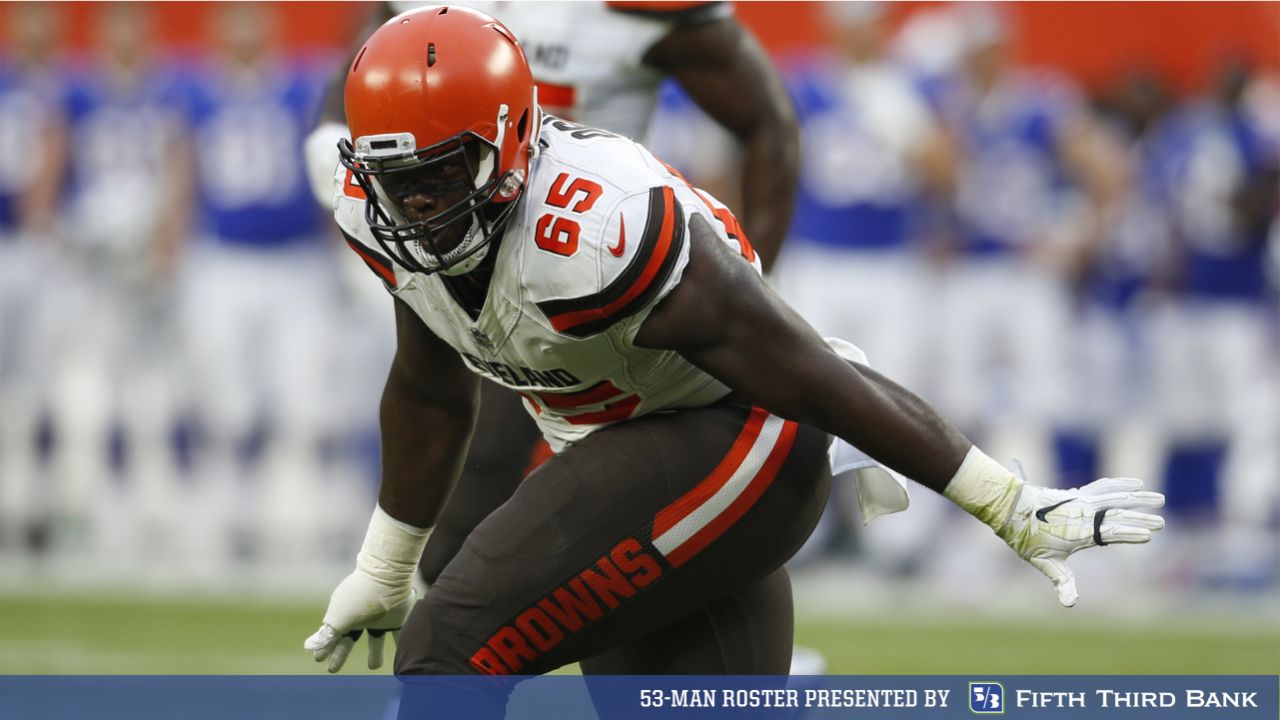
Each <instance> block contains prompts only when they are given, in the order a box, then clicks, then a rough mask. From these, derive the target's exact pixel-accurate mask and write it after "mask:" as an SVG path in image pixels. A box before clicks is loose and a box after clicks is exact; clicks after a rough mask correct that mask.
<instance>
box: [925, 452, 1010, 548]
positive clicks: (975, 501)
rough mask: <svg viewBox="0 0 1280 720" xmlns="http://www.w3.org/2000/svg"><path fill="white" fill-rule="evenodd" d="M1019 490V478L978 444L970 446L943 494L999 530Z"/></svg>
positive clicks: (1007, 516)
mask: <svg viewBox="0 0 1280 720" xmlns="http://www.w3.org/2000/svg"><path fill="white" fill-rule="evenodd" d="M1021 493H1022V480H1020V479H1018V476H1017V475H1014V474H1013V473H1012V472H1011V471H1009V470H1008V469H1007V468H1005V466H1003V465H1001V464H1000V463H998V462H996V461H995V460H992V459H991V458H989V457H987V454H986V453H984V452H982V451H981V450H979V449H978V446H977V445H974V446H973V447H971V448H969V453H968V454H967V455H965V456H964V462H962V463H960V468H959V469H958V470H956V474H955V476H954V477H952V478H951V482H949V483H947V487H946V489H944V490H943V491H942V494H943V495H944V496H945V497H946V498H947V499H948V500H950V501H951V502H954V503H955V504H956V505H959V506H960V507H962V508H964V510H965V511H966V512H968V513H969V514H970V515H972V516H974V517H976V518H978V519H979V520H981V521H982V522H984V523H986V524H987V525H989V526H990V527H991V529H992V530H995V531H996V532H999V531H1000V529H1001V528H1003V527H1004V524H1005V522H1006V521H1008V519H1009V515H1010V514H1012V513H1013V507H1014V505H1015V504H1016V503H1017V502H1018V496H1019V495H1020V494H1021Z"/></svg>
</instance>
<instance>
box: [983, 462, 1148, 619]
mask: <svg viewBox="0 0 1280 720" xmlns="http://www.w3.org/2000/svg"><path fill="white" fill-rule="evenodd" d="M1163 506H1164V495H1162V494H1160V493H1157V492H1150V491H1144V490H1142V481H1141V480H1138V479H1136V478H1102V479H1101V480H1095V481H1093V482H1091V483H1089V484H1088V485H1085V486H1083V487H1079V488H1071V489H1068V490H1057V489H1054V488H1043V487H1039V486H1036V485H1032V484H1031V483H1024V484H1023V485H1022V492H1021V494H1020V495H1019V497H1018V501H1017V503H1016V504H1015V505H1014V508H1013V512H1012V513H1010V514H1009V518H1008V519H1007V520H1006V521H1005V523H1004V525H1003V526H1002V527H1000V528H999V529H998V530H997V531H996V534H997V535H999V536H1000V537H1001V538H1002V539H1003V540H1004V541H1005V542H1007V543H1009V547H1011V548H1013V550H1014V552H1016V553H1018V555H1020V556H1022V559H1024V560H1026V561H1027V562H1029V563H1031V565H1032V566H1033V567H1035V568H1036V569H1037V570H1039V571H1040V572H1042V573H1044V574H1045V575H1046V576H1047V577H1048V578H1049V579H1050V580H1052V581H1053V586H1054V589H1055V590H1057V592H1058V601H1059V602H1061V603H1062V604H1063V605H1065V606H1067V607H1071V606H1072V605H1075V604H1076V600H1078V599H1079V597H1080V594H1079V593H1078V592H1076V578H1075V574H1074V573H1072V572H1071V569H1070V568H1068V567H1067V562H1066V560H1067V558H1068V557H1069V556H1070V555H1071V554H1072V553H1075V552H1077V551H1079V550H1083V549H1084V548H1087V547H1093V546H1095V545H1097V546H1102V545H1111V544H1113V543H1145V542H1147V541H1149V540H1151V534H1152V533H1153V532H1156V531H1159V530H1160V529H1162V528H1163V527H1164V518H1163V517H1161V516H1159V515H1155V514H1152V513H1148V512H1142V511H1143V510H1151V509H1155V508H1160V507H1163Z"/></svg>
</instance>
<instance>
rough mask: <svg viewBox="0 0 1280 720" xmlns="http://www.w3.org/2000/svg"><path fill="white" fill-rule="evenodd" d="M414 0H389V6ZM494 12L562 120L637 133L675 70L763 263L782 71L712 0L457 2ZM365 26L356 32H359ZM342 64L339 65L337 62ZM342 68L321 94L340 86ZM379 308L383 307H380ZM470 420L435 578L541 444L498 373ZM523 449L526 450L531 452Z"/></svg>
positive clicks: (776, 186)
mask: <svg viewBox="0 0 1280 720" xmlns="http://www.w3.org/2000/svg"><path fill="white" fill-rule="evenodd" d="M420 4H421V3H387V4H385V5H384V6H383V13H384V15H383V16H382V17H381V18H380V20H381V21H385V20H386V19H388V18H390V16H391V14H392V12H391V11H392V10H393V9H396V10H402V9H406V8H409V7H414V6H416V5H420ZM464 4H465V5H467V6H469V7H473V8H478V9H480V10H482V11H487V12H488V13H490V14H492V15H494V16H496V17H499V18H500V19H501V20H502V22H503V23H504V24H506V25H507V26H508V27H510V28H511V29H512V30H513V32H515V34H516V37H518V38H519V39H520V42H521V43H522V44H523V46H524V49H525V56H526V58H527V59H528V61H529V65H530V69H531V70H532V72H533V75H534V79H535V82H536V84H537V88H538V101H539V105H540V106H541V107H542V108H543V109H544V110H547V111H549V112H552V113H554V114H556V115H557V117H561V118H563V119H567V120H573V121H577V122H582V123H584V124H586V125H588V126H591V127H599V128H604V129H607V130H609V131H611V132H614V133H617V134H619V135H623V136H626V137H629V138H633V139H636V140H641V139H643V138H644V137H645V135H646V134H647V132H648V129H649V122H650V119H651V116H652V115H653V111H654V107H655V104H656V102H657V95H658V87H659V84H660V83H661V82H662V80H663V78H667V77H669V78H671V79H673V80H675V81H676V82H678V83H679V84H680V85H681V86H682V87H683V88H684V89H685V91H686V92H687V93H688V94H689V95H690V96H691V97H692V98H694V100H695V101H696V102H697V103H698V104H699V105H700V106H701V107H702V108H703V109H704V110H705V111H706V112H707V113H708V114H710V115H711V116H712V117H713V118H715V120H716V121H717V122H719V123H720V124H721V125H723V127H725V128H726V129H728V130H729V131H731V132H732V133H733V134H734V135H735V136H736V137H737V139H738V140H739V141H740V142H741V146H742V149H743V154H744V167H743V173H742V193H743V197H744V198H745V200H746V201H745V202H744V208H745V210H746V211H745V212H744V213H743V214H742V227H743V230H744V231H745V234H746V236H748V237H750V238H751V242H752V243H753V245H754V247H755V248H756V250H757V252H758V253H759V255H760V259H761V262H762V263H763V265H764V267H765V269H766V270H767V269H768V268H769V267H770V266H771V264H772V262H773V259H774V258H775V257H776V256H777V253H778V249H779V247H780V246H781V244H782V240H783V237H784V233H785V232H786V227H787V222H788V220H789V219H790V216H791V205H792V201H793V197H794V195H795V184H796V173H797V165H798V149H799V136H798V132H797V128H796V124H795V117H794V112H793V110H792V107H791V103H790V100H789V99H788V97H787V93H786V90H785V88H784V86H783V84H782V81H781V79H780V78H779V76H778V75H777V73H776V72H775V71H774V69H773V66H772V64H771V63H770V61H769V59H768V58H767V56H765V54H764V52H763V51H762V50H761V48H760V47H759V45H758V44H757V43H756V41H755V39H754V38H753V37H752V36H751V34H750V32H749V31H747V30H746V29H745V28H743V27H742V26H741V25H740V24H738V23H737V21H736V20H735V19H734V17H733V15H732V10H731V7H730V6H729V4H727V3H720V2H681V3H644V2H626V3H613V2H575V3H523V2H493V3H464ZM367 34H368V33H366V35H367ZM344 69H345V68H344ZM345 79H346V74H345V72H343V73H339V74H338V75H337V77H336V78H335V83H334V86H333V87H331V89H330V99H333V98H340V97H341V83H342V82H343V81H345ZM325 114H326V117H327V118H328V120H329V123H330V124H327V125H322V126H321V127H319V128H317V130H316V131H315V132H313V134H312V136H311V138H310V139H309V140H308V163H309V167H310V169H311V172H312V176H313V178H319V186H320V188H321V189H320V190H319V195H320V199H321V201H322V202H323V203H324V204H325V205H326V206H327V205H329V204H330V203H331V202H332V199H333V198H332V194H333V193H332V177H333V169H334V167H335V166H336V165H337V157H336V155H335V147H336V142H337V139H338V137H345V136H346V133H347V129H346V126H345V125H342V124H340V121H341V119H342V112H341V107H340V103H332V102H330V103H326V111H325ZM377 310H378V311H379V312H380V313H383V314H385V310H384V308H382V307H381V306H379V307H378V308H377ZM481 395H482V401H481V408H482V410H481V413H480V416H479V419H478V421H477V422H478V423H479V432H477V433H476V435H475V438H474V440H473V441H472V446H471V451H470V454H469V455H468V458H467V461H466V463H465V465H464V471H463V472H464V478H465V479H464V481H463V482H462V483H460V485H459V487H458V489H457V490H456V491H455V493H454V494H453V497H452V498H451V499H450V501H449V506H448V508H447V509H446V511H445V515H444V517H443V519H442V520H441V523H440V526H439V531H438V532H437V533H435V535H434V536H433V539H432V541H431V543H430V544H429V546H428V548H427V551H426V553H425V555H424V556H423V563H422V576H423V578H424V579H425V580H426V582H428V583H432V582H435V580H436V578H437V576H438V575H439V574H440V571H441V570H443V569H444V566H445V564H446V563H447V562H448V561H449V560H450V559H452V558H453V556H454V554H455V553H456V552H457V550H458V548H459V547H460V546H461V544H462V540H463V539H464V538H465V537H466V535H467V533H469V532H470V531H471V529H472V528H474V527H475V526H476V525H477V524H478V523H479V522H480V520H482V519H483V518H484V517H485V516H486V515H487V514H488V513H489V512H490V511H492V510H493V509H494V508H496V507H497V506H498V505H500V504H501V503H502V502H503V501H505V500H506V499H507V498H509V497H510V496H511V494H512V493H513V492H514V491H515V488H516V486H517V485H518V484H519V482H520V480H521V479H522V478H523V477H524V475H525V474H526V472H527V470H528V469H529V466H530V464H531V463H532V464H535V465H536V463H537V462H540V461H541V460H542V459H544V458H545V457H546V455H547V454H549V452H540V450H545V445H542V446H541V448H539V447H537V444H538V443H539V440H540V438H541V433H539V432H538V431H537V428H536V427H534V425H533V424H532V423H531V422H530V421H529V420H528V418H527V416H526V415H525V412H524V409H523V408H522V407H521V403H520V399H519V396H517V395H515V394H513V393H511V392H508V391H505V390H503V389H501V388H500V387H498V386H496V385H490V384H486V385H485V387H484V389H483V390H482V392H481ZM531 456H532V458H531Z"/></svg>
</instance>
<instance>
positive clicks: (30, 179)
mask: <svg viewBox="0 0 1280 720" xmlns="http://www.w3.org/2000/svg"><path fill="white" fill-rule="evenodd" d="M59 12H60V8H59V7H58V6H57V5H49V4H44V3H17V4H13V5H11V6H10V7H9V14H8V17H7V18H6V22H4V23H3V33H4V42H3V43H0V408H3V411H0V552H5V553H9V552H10V551H13V552H12V554H13V555H14V556H19V555H21V554H23V552H22V551H23V550H25V549H26V547H25V546H26V545H27V543H28V541H29V540H31V539H32V538H31V537H30V536H31V534H32V533H34V532H35V531H36V530H37V529H38V528H39V527H40V526H41V525H42V524H43V522H44V519H45V513H46V510H45V507H46V502H47V501H48V500H49V498H47V497H46V496H45V495H44V494H43V493H41V492H40V491H39V489H40V486H41V485H42V484H43V482H42V477H43V472H44V468H43V466H42V464H41V462H40V459H41V453H40V446H41V443H40V442H38V434H39V433H38V430H39V428H40V425H41V420H42V418H46V417H47V410H48V407H47V403H48V399H49V398H48V395H47V393H48V390H49V388H50V384H49V380H50V377H49V370H50V366H49V362H48V359H49V357H50V355H51V354H52V353H53V349H54V344H55V343H54V339H55V338H54V331H55V329H56V326H57V322H56V318H55V317H54V313H53V312H51V311H53V310H55V307H54V302H53V299H52V298H49V297H48V296H47V294H46V293H45V292H44V290H45V288H46V287H47V284H48V283H49V281H50V275H49V273H50V272H52V271H53V269H54V268H56V267H57V265H56V263H54V262H52V258H53V257H54V253H55V248H54V247H53V228H54V220H55V210H56V207H57V202H58V192H59V189H60V188H59V187H58V171H59V168H60V167H61V165H62V158H63V154H64V152H65V144H66V138H65V135H64V119H63V117H62V109H61V106H60V98H61V94H62V93H61V89H60V84H61V81H62V77H61V68H60V67H59V62H58V61H59V58H58V57H57V56H56V55H55V52H56V50H57V47H58V40H59V37H58V36H59V33H60V30H61V23H60V20H59V17H58V14H59Z"/></svg>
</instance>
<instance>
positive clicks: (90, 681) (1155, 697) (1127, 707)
mask: <svg viewBox="0 0 1280 720" xmlns="http://www.w3.org/2000/svg"><path fill="white" fill-rule="evenodd" d="M1278 716H1280V676H1275V675H1256V676H1219V675H1186V676H1154V675H1099V676H1074V675H1062V676H1052V675H1006V676H973V677H964V676H952V675H921V676H895V675H872V676H848V675H837V676H813V677H769V676H762V677H742V676H731V677H719V676H648V677H616V676H614V677H581V676H573V675H557V676H543V677H536V678H493V677H438V678H394V677H389V676H388V677H369V676H363V677H342V676H334V677H323V676H306V677H294V676H254V677H239V676H210V677H203V676H3V677H0V718H6V719H7V718H23V719H24V720H26V719H28V718H31V719H35V718H39V719H40V720H63V719H66V720H72V719H74V720H83V719H84V718H93V719H94V720H125V719H127V720H152V719H155V720H160V719H161V718H163V719H164V720H174V719H179V720H206V719H207V720H215V719H216V720H227V719H229V718H235V719H236V720H259V719H261V720H268V719H269V720H280V719H281V718H305V719H306V720H327V719H330V718H332V719H333V720H354V719H356V718H368V719H371V720H395V719H396V718H402V719H404V720H419V719H420V718H467V719H468V720H471V719H474V718H480V719H483V718H494V719H495V720H496V719H498V718H508V719H509V720H542V719H544V718H545V719H548V720H551V719H554V720H579V719H581V720H596V719H597V718H599V719H600V720H615V719H619V718H621V719H629V718H657V719H666V720H691V719H693V718H697V719H698V720H721V719H727V718H749V719H755V720H763V719H765V718H768V719H774V718H778V719H784V718H785V719H786V720H800V719H802V718H803V719H810V718H811V719H813V720H823V719H832V720H834V719H836V718H842V719H843V718H868V719H871V718H877V719H878V718H887V719H888V720H914V719H915V718H925V719H931V720H945V719H946V718H967V719H969V720H972V719H973V718H975V717H992V718H1034V719H1036V720H1056V719H1058V718H1065V719H1071V720H1086V719H1092V718H1123V719H1125V720H1142V719H1144V718H1150V719H1152V720H1155V719H1157V718H1158V719H1159V720H1183V719H1186V720H1233V719H1239V720H1252V719H1254V718H1258V719H1265V720H1275V719H1276V718H1277V717H1278Z"/></svg>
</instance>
